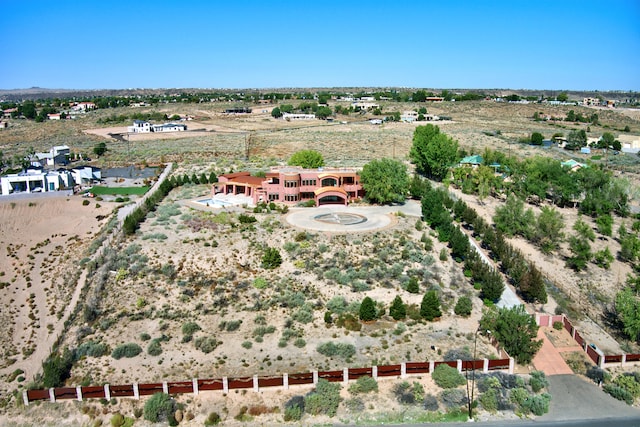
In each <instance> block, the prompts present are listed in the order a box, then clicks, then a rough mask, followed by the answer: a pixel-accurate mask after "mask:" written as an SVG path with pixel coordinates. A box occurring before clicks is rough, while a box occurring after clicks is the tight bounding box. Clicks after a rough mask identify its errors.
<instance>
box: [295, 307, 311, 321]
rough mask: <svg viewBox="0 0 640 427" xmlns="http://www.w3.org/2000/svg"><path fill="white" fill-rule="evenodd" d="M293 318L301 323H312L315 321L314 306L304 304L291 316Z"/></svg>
mask: <svg viewBox="0 0 640 427" xmlns="http://www.w3.org/2000/svg"><path fill="white" fill-rule="evenodd" d="M291 317H292V318H293V320H295V321H297V322H300V323H304V324H307V323H310V322H312V321H313V307H311V305H310V304H304V305H303V306H302V307H300V308H299V309H298V310H296V312H295V313H293V316H291Z"/></svg>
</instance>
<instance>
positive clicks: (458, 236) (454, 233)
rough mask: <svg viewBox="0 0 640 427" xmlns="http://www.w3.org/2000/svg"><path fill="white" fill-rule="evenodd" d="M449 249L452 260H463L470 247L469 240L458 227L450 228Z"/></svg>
mask: <svg viewBox="0 0 640 427" xmlns="http://www.w3.org/2000/svg"><path fill="white" fill-rule="evenodd" d="M449 247H450V248H451V256H452V257H453V258H454V259H465V258H466V257H467V254H468V253H469V249H470V248H471V246H470V244H469V238H468V237H467V235H466V234H464V233H463V232H462V231H461V230H460V227H452V228H451V235H450V236H449Z"/></svg>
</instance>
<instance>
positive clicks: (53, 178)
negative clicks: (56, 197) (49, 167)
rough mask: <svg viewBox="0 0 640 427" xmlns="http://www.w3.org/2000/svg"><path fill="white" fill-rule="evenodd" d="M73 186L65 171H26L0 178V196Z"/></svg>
mask: <svg viewBox="0 0 640 427" xmlns="http://www.w3.org/2000/svg"><path fill="white" fill-rule="evenodd" d="M72 186H73V174H72V173H71V172H70V171H66V170H57V171H50V172H46V171H42V170H36V169H27V171H25V172H20V173H16V174H9V175H6V176H3V177H0V188H1V189H2V195H3V196H5V195H8V194H11V193H36V192H47V191H58V190H60V189H63V188H71V187H72Z"/></svg>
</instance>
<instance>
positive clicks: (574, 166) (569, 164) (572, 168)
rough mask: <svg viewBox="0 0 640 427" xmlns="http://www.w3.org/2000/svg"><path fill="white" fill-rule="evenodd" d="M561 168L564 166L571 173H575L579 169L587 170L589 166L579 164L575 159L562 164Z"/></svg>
mask: <svg viewBox="0 0 640 427" xmlns="http://www.w3.org/2000/svg"><path fill="white" fill-rule="evenodd" d="M560 166H562V167H563V168H566V169H568V170H569V171H570V172H575V171H577V170H578V169H582V168H586V167H587V165H585V164H584V163H580V162H577V161H575V160H573V159H569V160H567V161H565V162H562V163H560Z"/></svg>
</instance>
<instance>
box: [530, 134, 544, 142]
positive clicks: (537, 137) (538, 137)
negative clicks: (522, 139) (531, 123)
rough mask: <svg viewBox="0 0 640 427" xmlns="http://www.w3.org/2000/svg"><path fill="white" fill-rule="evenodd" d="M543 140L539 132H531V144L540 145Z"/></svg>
mask: <svg viewBox="0 0 640 427" xmlns="http://www.w3.org/2000/svg"><path fill="white" fill-rule="evenodd" d="M543 140H544V136H542V134H541V133H540V132H533V133H532V134H531V144H533V145H542V141H543Z"/></svg>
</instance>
